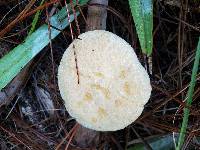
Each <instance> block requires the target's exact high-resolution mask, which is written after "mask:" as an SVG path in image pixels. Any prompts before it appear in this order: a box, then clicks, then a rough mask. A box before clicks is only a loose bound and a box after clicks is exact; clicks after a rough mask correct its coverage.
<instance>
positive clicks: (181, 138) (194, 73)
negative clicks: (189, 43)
mask: <svg viewBox="0 0 200 150" xmlns="http://www.w3.org/2000/svg"><path fill="white" fill-rule="evenodd" d="M199 60H200V38H199V42H198V46H197V50H196V55H195V60H194V65H193V69H192V76H191V80H190V87H189V89H188V93H187V99H186V106H188V107H190V106H191V104H192V97H193V92H194V87H195V84H196V76H197V72H198V68H199ZM188 107H187V108H186V107H185V108H184V110H183V112H184V116H183V122H182V126H181V132H180V136H179V140H178V146H177V147H176V150H180V149H181V147H182V145H183V143H184V139H185V134H186V129H187V125H188V118H189V114H190V110H189V109H188Z"/></svg>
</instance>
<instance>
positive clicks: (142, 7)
mask: <svg viewBox="0 0 200 150" xmlns="http://www.w3.org/2000/svg"><path fill="white" fill-rule="evenodd" d="M129 5H130V8H131V12H132V16H133V20H134V22H135V26H136V30H137V34H138V37H139V41H140V46H141V49H142V52H143V53H145V54H147V55H148V56H149V55H150V54H151V53H152V45H153V36H152V30H153V3H152V0H129Z"/></svg>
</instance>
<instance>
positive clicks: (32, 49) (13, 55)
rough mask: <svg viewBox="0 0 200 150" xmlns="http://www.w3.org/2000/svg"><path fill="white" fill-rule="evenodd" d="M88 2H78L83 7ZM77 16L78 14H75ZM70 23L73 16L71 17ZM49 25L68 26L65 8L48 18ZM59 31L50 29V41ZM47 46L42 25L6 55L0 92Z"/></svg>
mask: <svg viewBox="0 0 200 150" xmlns="http://www.w3.org/2000/svg"><path fill="white" fill-rule="evenodd" d="M87 1H88V0H80V1H79V4H80V5H83V4H85V3H86V2H87ZM77 15H79V13H78V12H77ZM70 17H71V21H72V20H74V16H73V15H71V16H70ZM50 24H51V25H52V26H54V27H56V28H58V29H60V30H63V29H64V28H65V27H67V26H68V25H69V22H68V20H67V12H66V8H65V7H63V8H62V10H60V11H59V12H58V13H57V14H56V15H54V16H52V17H51V18H50ZM59 33H60V31H58V30H56V29H54V28H51V39H54V38H55V37H56V36H57V35H58V34H59ZM48 44H49V31H48V25H46V24H44V25H42V26H41V27H40V28H38V29H37V30H36V31H35V32H33V33H32V34H31V35H29V36H28V37H27V38H26V40H25V42H23V43H22V44H20V45H18V46H17V47H15V48H14V49H13V50H11V51H10V52H9V53H8V54H7V55H5V56H4V57H3V58H1V59H0V90H1V89H2V88H4V87H5V86H6V85H7V84H8V83H9V82H10V81H11V80H12V79H13V78H14V77H15V76H16V75H17V74H18V73H19V72H20V71H21V69H22V68H23V67H24V66H25V65H26V64H27V63H28V62H29V61H30V60H31V59H32V58H34V57H35V56H36V55H37V54H38V53H39V52H40V51H41V50H42V49H43V48H44V47H45V46H47V45H48Z"/></svg>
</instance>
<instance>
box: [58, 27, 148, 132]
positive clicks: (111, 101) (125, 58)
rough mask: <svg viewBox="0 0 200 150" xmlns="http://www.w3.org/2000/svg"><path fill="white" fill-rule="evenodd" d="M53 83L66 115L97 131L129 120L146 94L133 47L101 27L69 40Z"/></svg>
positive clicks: (143, 75)
mask: <svg viewBox="0 0 200 150" xmlns="http://www.w3.org/2000/svg"><path fill="white" fill-rule="evenodd" d="M74 51H75V53H76V56H75V54H74ZM75 57H77V63H76V61H75ZM76 64H77V65H76ZM76 66H77V67H78V68H77V67H76ZM77 70H78V74H79V84H78V75H77ZM58 85H59V89H60V93H61V96H62V98H63V99H64V101H65V106H66V109H67V111H68V112H69V114H70V115H71V116H72V117H74V118H75V119H76V121H77V122H78V123H80V124H81V125H83V126H85V127H87V128H90V129H94V130H97V131H115V130H119V129H123V128H125V127H126V126H128V125H129V124H131V123H132V122H134V121H135V120H136V119H137V118H138V117H139V116H140V115H141V113H142V111H143V108H144V105H145V104H146V103H147V101H148V100H149V98H150V94H151V85H150V79H149V76H148V74H147V72H146V71H145V69H144V68H143V66H142V65H141V64H140V62H139V61H138V58H137V56H136V54H135V52H134V50H133V48H132V47H131V46H130V45H129V44H128V43H127V42H126V41H125V40H123V39H122V38H120V37H119V36H117V35H115V34H113V33H111V32H108V31H104V30H95V31H89V32H86V33H83V34H81V35H80V36H79V39H76V40H74V41H73V42H72V43H71V44H70V46H69V47H68V48H67V50H66V51H65V53H64V55H63V57H62V60H61V63H60V66H59V69H58Z"/></svg>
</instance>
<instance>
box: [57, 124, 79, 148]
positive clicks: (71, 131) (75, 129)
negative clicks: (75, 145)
mask: <svg viewBox="0 0 200 150" xmlns="http://www.w3.org/2000/svg"><path fill="white" fill-rule="evenodd" d="M78 127H79V124H78V123H76V124H75V125H74V127H73V128H72V129H71V130H70V131H69V133H68V134H67V135H66V136H65V138H63V139H62V141H61V142H60V143H59V144H58V145H57V146H56V148H55V150H59V148H60V147H61V145H62V144H63V143H64V142H65V141H66V140H67V139H68V137H70V139H71V137H73V136H74V135H75V133H74V131H77V129H78ZM70 135H72V136H70ZM70 139H69V141H68V143H70V142H71V141H70ZM71 140H72V139H71Z"/></svg>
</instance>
